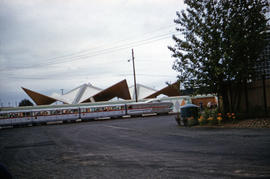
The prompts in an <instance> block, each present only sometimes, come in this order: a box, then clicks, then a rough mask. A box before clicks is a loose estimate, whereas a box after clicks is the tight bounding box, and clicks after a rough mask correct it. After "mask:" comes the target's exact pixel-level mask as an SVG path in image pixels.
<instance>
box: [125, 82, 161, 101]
mask: <svg viewBox="0 0 270 179" xmlns="http://www.w3.org/2000/svg"><path fill="white" fill-rule="evenodd" d="M136 87H137V95H138V99H144V98H145V97H147V96H149V95H151V94H153V93H155V92H156V91H157V90H155V89H153V88H150V87H148V86H145V85H142V84H139V83H137V84H136ZM134 89H135V88H134V85H133V86H131V87H130V88H129V92H130V94H131V95H132V98H133V99H135V90H134Z"/></svg>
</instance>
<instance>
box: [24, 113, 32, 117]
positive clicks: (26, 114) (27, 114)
mask: <svg viewBox="0 0 270 179" xmlns="http://www.w3.org/2000/svg"><path fill="white" fill-rule="evenodd" d="M30 116H31V112H24V113H23V117H30Z"/></svg>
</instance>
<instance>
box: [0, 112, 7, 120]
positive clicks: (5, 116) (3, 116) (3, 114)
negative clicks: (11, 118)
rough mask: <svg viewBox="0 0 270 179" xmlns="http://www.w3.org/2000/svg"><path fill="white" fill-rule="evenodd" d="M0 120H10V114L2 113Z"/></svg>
mask: <svg viewBox="0 0 270 179" xmlns="http://www.w3.org/2000/svg"><path fill="white" fill-rule="evenodd" d="M0 118H1V119H6V118H8V114H7V113H2V114H0Z"/></svg>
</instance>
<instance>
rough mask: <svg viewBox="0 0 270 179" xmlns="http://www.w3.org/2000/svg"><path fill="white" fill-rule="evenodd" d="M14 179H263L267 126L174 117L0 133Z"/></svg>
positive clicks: (269, 152)
mask: <svg viewBox="0 0 270 179" xmlns="http://www.w3.org/2000/svg"><path fill="white" fill-rule="evenodd" d="M0 162H1V163H2V164H4V165H5V166H6V167H7V168H8V169H9V170H10V172H11V173H12V175H13V176H14V177H15V178H155V179H156V178H243V177H244V178H245V177H246V178H254V177H255V178H256V177H257V178H268V177H270V130H269V129H212V128H211V129H209V128H184V127H178V126H177V125H176V122H175V121H174V116H154V117H147V118H133V119H122V120H109V121H96V122H84V123H76V124H74V123H73V124H64V125H49V126H37V127H26V128H15V129H6V130H0Z"/></svg>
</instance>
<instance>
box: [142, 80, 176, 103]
mask: <svg viewBox="0 0 270 179" xmlns="http://www.w3.org/2000/svg"><path fill="white" fill-rule="evenodd" d="M160 94H164V95H167V96H180V82H178V81H177V82H175V83H173V84H170V85H168V86H166V87H164V88H162V89H161V90H159V91H157V92H155V93H153V94H151V95H149V96H147V97H145V99H146V98H156V97H157V96H158V95H160Z"/></svg>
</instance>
